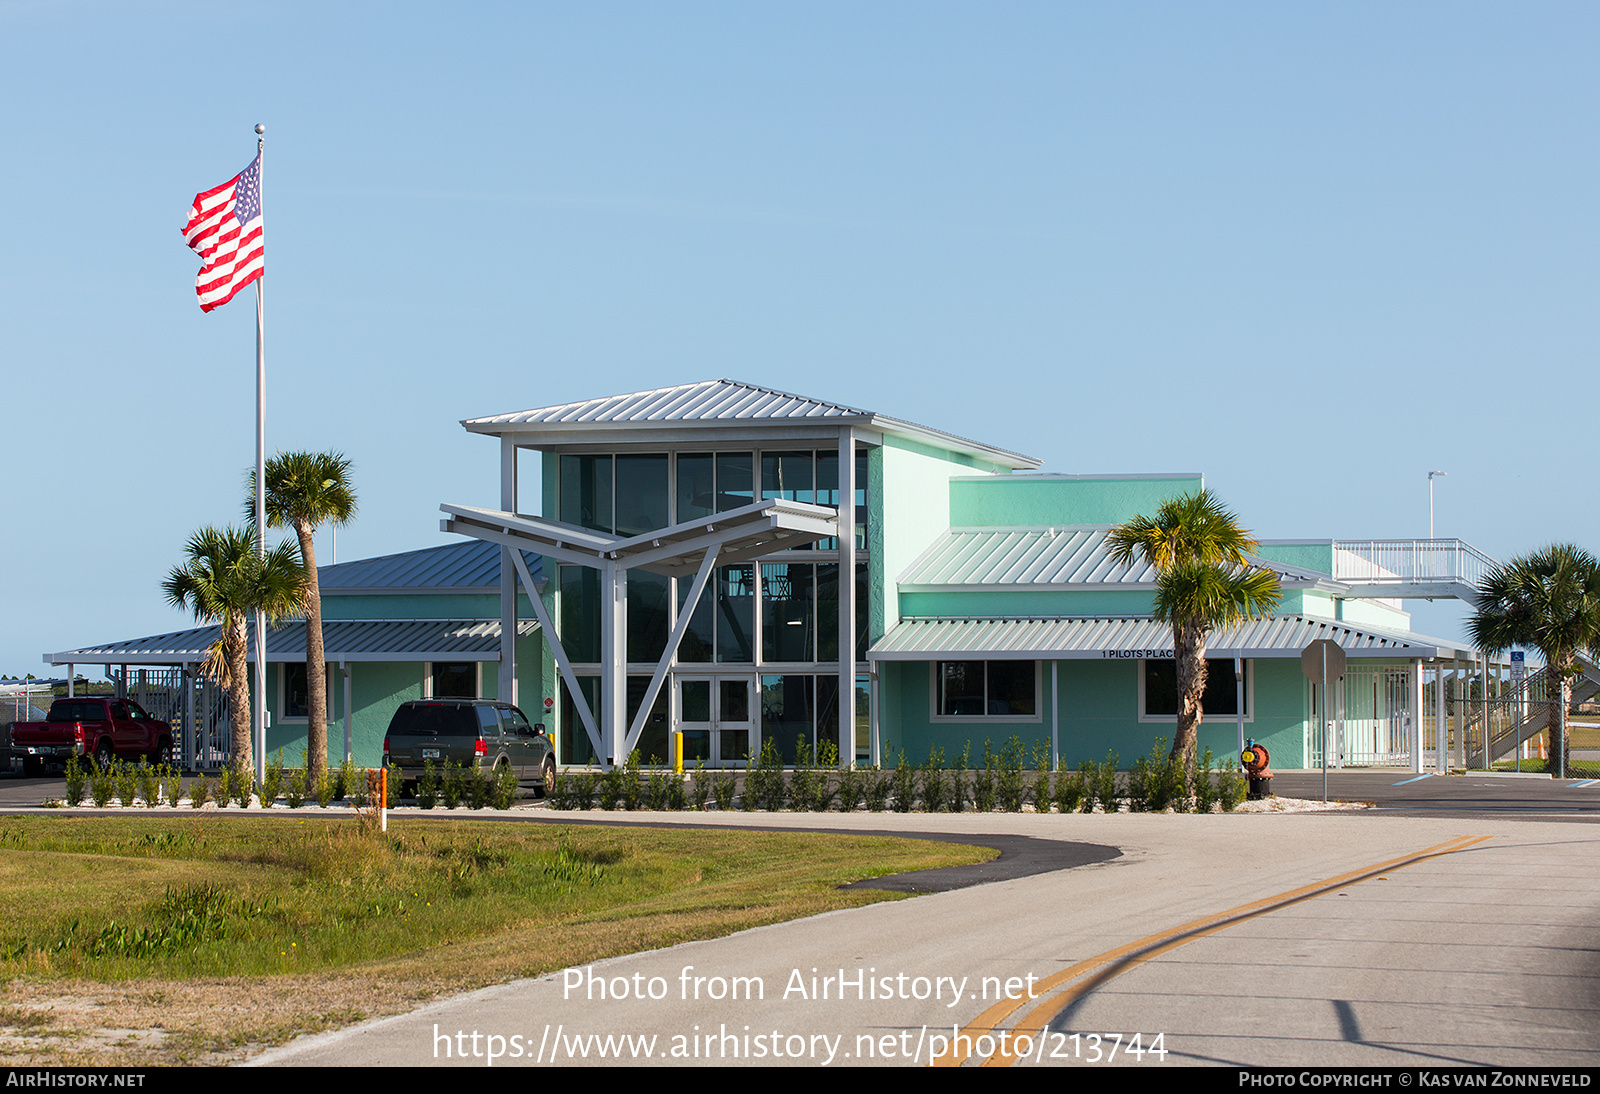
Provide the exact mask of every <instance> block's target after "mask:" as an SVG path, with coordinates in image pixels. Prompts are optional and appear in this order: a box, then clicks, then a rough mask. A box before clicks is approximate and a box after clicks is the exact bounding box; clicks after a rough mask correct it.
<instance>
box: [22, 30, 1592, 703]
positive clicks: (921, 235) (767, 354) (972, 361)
mask: <svg viewBox="0 0 1600 1094" xmlns="http://www.w3.org/2000/svg"><path fill="white" fill-rule="evenodd" d="M1597 30H1600V7H1596V6H1595V5H1593V4H1577V3H1572V4H1563V3H1543V4H1537V5H1507V4H1475V3H1463V2H1459V0H1453V2H1450V3H1433V4H1395V3H1388V2H1385V3H1370V4H1368V3H1345V2H1341V3H1337V4H1322V5H1314V4H1267V3H1253V4H1227V3H1200V4H1196V3H1170V4H1139V3H1115V4H1113V3H1100V4H1070V3H1060V2H1056V3H1045V4H1030V3H1007V4H992V3H985V4H979V3H971V4H955V5H952V4H937V3H927V2H917V3H896V4H886V3H879V4H873V3H859V2H855V3H838V4H828V3H809V4H798V5H776V4H750V3H730V4H697V3H672V4H660V3H643V4H629V3H607V4H577V3H567V4H561V5H550V4H534V3H515V4H489V3H478V4H470V5H448V6H447V5H418V4H389V3H385V4H325V3H318V4H309V3H308V4H299V3H274V4H268V5H261V4H248V5H246V4H229V3H213V2H208V3H204V4H201V3H158V2H156V3H146V4H138V5H126V4H113V3H90V2H79V3H73V2H60V3H47V2H40V3H28V2H3V0H0V100H3V101H4V102H5V104H6V108H5V110H4V111H3V112H0V149H3V151H0V164H3V165H4V170H3V171H0V208H3V209H4V210H5V212H4V214H3V215H0V361H3V362H4V392H5V398H4V402H3V404H0V405H3V406H4V408H5V409H4V413H3V420H4V434H5V440H6V444H5V456H4V475H3V486H0V489H3V491H4V494H3V497H0V502H3V504H0V513H3V514H4V524H5V529H6V530H5V532H4V534H3V539H0V543H3V547H0V561H3V565H4V574H5V578H6V582H5V584H6V596H5V605H6V606H5V612H4V616H3V619H4V624H3V627H0V671H4V672H8V673H13V674H15V673H20V672H34V673H42V672H44V671H45V669H44V667H43V665H42V664H41V661H40V655H41V654H42V653H43V652H44V651H46V650H55V649H63V648H70V647H72V646H76V645H80V644H84V643H88V642H98V641H107V640H113V639H122V638H131V637H135V636H139V635H145V634H153V633H158V632H160V631H163V630H168V629H174V628H177V627H179V626H182V625H185V624H186V622H187V620H186V619H185V618H184V617H183V616H180V615H179V614H178V613H176V612H174V611H172V610H171V609H169V608H168V607H166V606H165V604H164V603H163V601H162V598H161V595H160V592H159V589H158V584H159V582H160V580H161V579H162V577H163V576H164V575H165V574H166V572H167V570H168V569H169V568H170V567H171V566H172V565H173V564H174V563H176V562H177V561H178V558H179V556H180V552H181V549H182V546H183V543H184V541H185V540H186V539H187V537H188V536H189V535H190V533H191V532H193V531H194V530H195V529H196V528H198V527H200V526H202V525H204V524H208V523H222V522H226V521H229V520H236V519H238V515H239V512H240V493H241V484H242V479H243V476H244V473H245V470H246V468H247V466H248V465H249V464H250V463H251V462H252V460H253V451H254V436H253V414H254V407H253V399H254V388H253V383H254V380H253V367H254V341H253V328H254V321H255V317H254V311H253V307H252V304H251V302H250V300H249V299H247V298H246V296H241V297H240V298H239V299H237V300H235V301H234V302H233V303H232V304H230V305H228V306H227V307H225V308H223V309H221V310H220V311H217V312H214V313H212V314H210V315H204V314H202V313H201V312H200V311H199V309H198V307H197V306H196V305H195V301H194V293H193V278H194V273H195V270H196V268H197V266H198V261H197V260H196V259H195V257H194V256H193V255H192V254H191V253H190V252H189V251H188V250H187V249H186V248H185V247H184V245H183V241H182V238H181V233H180V229H181V227H182V225H183V221H184V217H185V213H186V211H187V208H188V203H189V201H190V199H191V197H192V196H193V195H194V193H195V192H196V191H198V190H201V189H205V188H209V187H211V186H214V185H216V184H218V183H220V182H222V181H224V180H225V179H227V178H228V177H230V176H231V175H233V174H234V173H235V172H237V171H239V170H240V169H241V168H243V167H244V166H245V165H246V164H247V163H248V162H249V161H250V159H251V157H252V156H253V155H254V147H255V145H254V135H253V134H252V133H251V131H250V130H251V126H252V125H254V124H255V123H256V122H258V121H261V122H265V123H266V124H267V126H268V131H267V138H268V144H267V161H266V172H265V178H266V241H267V269H268V276H267V283H266V284H267V305H268V312H267V322H268V329H267V334H268V343H267V350H268V352H267V362H268V371H269V378H268V385H269V394H268V400H269V401H268V447H269V450H270V449H278V448H285V449H288V448H312V449H329V448H335V449H340V450H342V451H344V452H345V453H347V454H348V455H349V456H350V457H351V458H352V459H353V460H354V461H355V466H356V471H355V481H356V485H357V488H358V490H359V494H360V500H361V515H360V519H359V520H358V522H357V523H356V524H355V525H354V526H353V527H351V528H350V529H349V530H348V531H346V532H344V533H341V535H340V537H339V557H340V558H342V559H350V558H356V557H361V556H364V555H371V554H380V553H387V552H392V551H399V550H405V549H409V548H414V547H421V546H425V545H428V544H432V543H438V542H442V541H443V540H444V539H445V537H444V536H443V535H442V534H441V533H440V532H439V531H438V523H437V522H438V517H439V514H438V511H437V506H438V504H439V502H441V501H454V502H462V503H467V504H493V503H494V502H495V501H496V500H497V478H496V466H497V457H496V450H495V446H494V445H493V444H492V443H491V442H490V441H488V440H485V439H483V438H479V437H472V436H468V435H467V434H466V433H465V432H464V431H463V430H462V429H461V428H460V426H459V425H458V424H457V423H458V421H459V420H460V419H462V418H466V417H471V416H476V415H482V414H489V413H496V412H501V411H508V410H516V409H523V408H527V407H534V406H543V405H547V404H551V403H558V402H564V401H567V400H570V399H575V398H582V397H588V396H595V395H601V394H611V393H615V392H622V391H631V390H636V389H640V388H646V387H654V386H660V385H665V384H672V383H682V382H688V381H693V380H700V379H707V378H712V377H718V376H731V377H735V378H739V379H744V380H748V381H751V382H754V383H759V384H766V385H770V386H773V387H778V388H783V389H787V390H795V391H799V392H802V393H804V394H807V395H814V396H818V397H821V398H826V399H831V400H837V401H840V402H846V403H850V404H854V405H857V406H862V407H866V408H868V409H872V410H877V411H881V412H884V413H887V414H890V415H893V416H896V417H900V418H905V419H910V420H912V421H916V422H921V423H924V424H927V425H931V426H935V427H939V428H942V429H947V430H950V431H953V432H956V433H960V434H964V435H967V436H971V437H976V438H979V439H982V440H985V441H988V442H991V443H994V444H998V445H1002V446H1004V447H1007V448H1012V449H1015V450H1019V451H1022V452H1026V453H1029V454H1030V455H1034V456H1038V457H1040V458H1042V459H1043V460H1044V461H1045V469H1046V470H1050V471H1059V472H1074V473H1089V472H1134V471H1187V470H1199V471H1204V472H1205V473H1206V476H1207V482H1208V483H1209V484H1210V485H1211V486H1213V487H1215V488H1216V489H1217V490H1218V491H1219V492H1220V493H1221V494H1222V495H1223V497H1224V498H1225V499H1226V500H1227V501H1228V502H1229V503H1230V504H1231V505H1232V506H1233V507H1234V508H1235V509H1236V510H1237V511H1238V513H1239V514H1240V516H1241V517H1242V518H1243V519H1244V521H1245V523H1246V524H1247V525H1248V526H1249V527H1251V528H1253V529H1254V530H1255V531H1256V532H1257V533H1258V534H1259V535H1261V536H1263V537H1267V538H1291V537H1327V536H1347V537H1366V536H1374V537H1381V536H1421V535H1424V534H1426V531H1427V479H1426V474H1427V472H1428V471H1429V470H1430V469H1443V470H1446V471H1448V472H1449V477H1448V478H1446V479H1443V480H1440V482H1439V483H1438V487H1437V489H1438V494H1437V497H1438V509H1437V512H1438V530H1439V534H1440V535H1447V536H1460V537H1461V538H1464V539H1466V540H1468V541H1469V542H1472V543H1474V544H1476V545H1477V546H1479V547H1481V548H1483V549H1484V550H1486V551H1489V552H1490V553H1492V554H1495V555H1497V556H1499V557H1507V556H1509V555H1511V554H1514V553H1517V552H1519V551H1523V550H1527V549H1529V548H1532V547H1534V546H1537V545H1540V544H1542V543H1545V542H1548V541H1551V540H1569V539H1570V540H1574V541H1576V542H1578V543H1580V544H1584V545H1586V546H1588V547H1590V548H1600V517H1597V516H1596V513H1595V507H1594V505H1593V504H1592V501H1591V498H1592V496H1593V491H1592V484H1591V482H1590V480H1589V474H1590V468H1591V467H1592V466H1593V458H1592V455H1591V453H1592V448H1593V444H1592V441H1591V434H1592V429H1591V420H1592V415H1591V408H1592V403H1591V398H1592V395H1593V393H1594V389H1595V383H1596V381H1595V371H1594V365H1595V359H1596V348H1597V341H1600V338H1597V335H1600V329H1597V324H1600V309H1597V308H1596V299H1597V292H1596V290H1597V287H1600V286H1597V284H1596V282H1597V276H1596V275H1597V268H1596V264H1597V255H1600V247H1597V242H1600V240H1597V209H1600V203H1597V202H1596V199H1595V193H1596V176H1597V171H1596V166H1597V165H1596V158H1597V155H1600V141H1597V139H1596V136H1597V134H1596V120H1595V115H1596V110H1597V104H1600V87H1597V84H1600V66H1597V65H1596V64H1595V62H1594V58H1595V57H1596V56H1597V55H1600V49H1597V47H1600V35H1597ZM323 550H324V551H325V547H324V548H323ZM1455 616H1456V612H1455V611H1454V610H1453V609H1450V608H1445V607H1436V608H1431V609H1425V610H1421V611H1419V612H1418V614H1417V618H1416V626H1417V627H1418V629H1421V630H1425V631H1451V632H1453V631H1455V630H1456V629H1457V628H1456V625H1455V622H1454V619H1455Z"/></svg>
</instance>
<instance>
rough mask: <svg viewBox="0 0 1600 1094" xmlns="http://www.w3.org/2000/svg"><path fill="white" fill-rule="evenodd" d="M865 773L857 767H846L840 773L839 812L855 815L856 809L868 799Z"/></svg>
mask: <svg viewBox="0 0 1600 1094" xmlns="http://www.w3.org/2000/svg"><path fill="white" fill-rule="evenodd" d="M863 774H864V773H863V772H862V770H861V769H860V768H858V767H855V766H850V767H846V768H843V769H841V770H840V772H839V812H841V813H854V812H855V811H856V808H857V807H858V806H859V805H860V804H861V802H862V801H863V800H864V799H865V797H866V792H867V786H866V780H865V779H864V778H863V777H862V776H863Z"/></svg>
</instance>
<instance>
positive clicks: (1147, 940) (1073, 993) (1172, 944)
mask: <svg viewBox="0 0 1600 1094" xmlns="http://www.w3.org/2000/svg"><path fill="white" fill-rule="evenodd" d="M1489 838H1490V837H1488V836H1460V837H1458V838H1456V839H1453V840H1450V841H1449V842H1447V843H1441V844H1438V845H1437V846H1434V847H1428V848H1425V849H1423V850H1421V851H1417V852H1414V853H1412V854H1409V855H1403V856H1401V857H1400V858H1397V859H1390V860H1389V861H1388V862H1380V863H1378V864H1376V865H1374V866H1366V867H1362V868H1361V869H1359V870H1352V871H1350V872H1349V873H1346V874H1340V875H1339V876H1338V877H1332V878H1326V879H1324V880H1322V881H1315V882H1312V883H1311V884H1309V885H1302V886H1301V887H1300V888H1298V889H1291V890H1289V891H1288V892H1285V893H1279V894H1277V895H1276V896H1270V897H1266V898H1264V899H1261V900H1255V901H1251V902H1250V903H1248V904H1241V905H1239V906H1238V907H1237V908H1230V909H1229V910H1227V911H1225V912H1217V913H1214V914H1212V915H1208V916H1203V917H1201V918H1200V919H1195V920H1190V921H1189V922H1188V923H1184V924H1182V925H1180V926H1177V927H1171V928H1168V929H1167V930H1164V931H1158V932H1156V933H1155V934H1151V935H1146V936H1145V937H1143V938H1141V939H1139V940H1137V941H1135V942H1129V943H1128V944H1127V945H1124V946H1118V947H1117V948H1115V949H1111V950H1107V951H1105V952H1104V953H1101V954H1098V955H1096V956H1094V957H1090V958H1086V959H1085V960H1083V961H1079V962H1078V963H1077V964H1075V965H1072V966H1070V967H1068V968H1065V969H1062V970H1061V971H1060V972H1058V973H1056V974H1054V975H1053V976H1048V977H1046V978H1045V979H1043V980H1041V981H1039V983H1038V987H1037V990H1036V991H1035V992H1034V994H1033V997H1032V998H1025V999H1006V1000H1002V1001H1001V1002H999V1003H996V1004H995V1005H994V1006H992V1007H990V1008H989V1009H988V1010H985V1011H984V1012H983V1013H982V1014H980V1015H978V1016H977V1017H976V1018H974V1019H973V1020H972V1021H971V1022H970V1023H969V1024H968V1025H967V1026H966V1027H965V1028H964V1029H962V1030H961V1035H959V1036H957V1037H955V1038H952V1039H951V1044H950V1047H949V1048H948V1049H946V1050H945V1052H944V1054H943V1055H941V1056H939V1057H938V1058H936V1059H935V1060H934V1061H933V1066H934V1067H960V1066H961V1065H962V1064H964V1063H965V1062H966V1061H967V1059H968V1058H969V1057H970V1056H971V1052H970V1051H968V1052H961V1051H959V1050H958V1048H957V1046H958V1045H960V1044H962V1043H963V1038H964V1043H965V1044H967V1045H968V1046H971V1045H972V1044H974V1043H975V1042H976V1039H977V1038H978V1037H979V1036H981V1035H983V1034H989V1033H994V1032H996V1031H997V1030H998V1029H999V1028H1000V1023H1002V1022H1003V1021H1005V1020H1006V1019H1007V1018H1009V1017H1010V1016H1011V1015H1012V1014H1014V1013H1015V1012H1017V1011H1018V1010H1021V1009H1022V1008H1023V1007H1024V1006H1026V1005H1027V1004H1029V1003H1030V1002H1033V1001H1034V1000H1035V999H1038V998H1039V996H1040V994H1041V993H1048V992H1050V991H1052V990H1054V989H1055V988H1059V987H1062V986H1063V985H1065V984H1068V983H1070V982H1071V981H1073V980H1076V979H1077V978H1078V977H1080V976H1082V975H1083V974H1084V973H1087V972H1092V971H1094V970H1095V969H1099V968H1101V967H1102V966H1105V965H1111V964H1112V963H1114V962H1120V964H1118V965H1117V966H1116V967H1115V968H1112V969H1108V970H1106V971H1105V972H1104V973H1102V974H1101V975H1099V976H1096V977H1094V978H1093V979H1091V980H1088V981H1085V982H1084V983H1082V984H1076V985H1073V986H1072V987H1070V988H1067V989H1066V990H1065V991H1062V992H1060V993H1058V994H1056V995H1053V996H1050V997H1049V998H1047V999H1046V1000H1045V1001H1044V1002H1043V1003H1039V1004H1037V1005H1036V1006H1035V1007H1034V1008H1033V1009H1032V1010H1030V1011H1029V1012H1028V1013H1027V1015H1026V1016H1025V1017H1024V1018H1023V1019H1022V1021H1021V1022H1019V1023H1018V1024H1017V1027H1016V1030H1015V1032H1016V1033H1021V1034H1037V1033H1038V1032H1039V1031H1042V1030H1043V1029H1044V1027H1045V1026H1046V1025H1048V1024H1049V1022H1050V1021H1051V1020H1052V1019H1054V1018H1055V1016H1056V1015H1057V1014H1060V1013H1061V1011H1063V1010H1065V1009H1066V1008H1067V1007H1068V1006H1069V1005H1070V1004H1071V1003H1072V1002H1073V1001H1074V1000H1075V999H1077V998H1079V997H1081V996H1082V995H1083V994H1084V993H1086V992H1089V991H1092V990H1093V989H1094V988H1096V987H1099V986H1100V985H1101V984H1103V983H1105V982H1106V981H1107V980H1109V979H1111V977H1113V976H1116V975H1117V974H1118V973H1121V972H1123V971H1125V970H1126V969H1130V968H1133V967H1135V966H1136V965H1140V964H1142V963H1144V962H1145V961H1148V960H1150V959H1151V958H1152V957H1156V956H1158V955H1160V954H1163V953H1166V952H1168V951H1169V950H1174V949H1177V948H1178V947H1179V946H1182V945H1184V944H1185V943H1188V942H1192V941H1194V940H1195V939H1196V938H1204V937H1205V936H1206V935H1208V934H1211V933H1213V932H1215V931H1219V930H1221V929H1222V928H1224V927H1229V926H1232V925H1233V924H1235V923H1239V922H1242V921H1244V920H1247V919H1251V918H1254V917H1255V916H1259V915H1264V914H1265V913H1267V912H1271V911H1275V910H1277V909H1278V908H1283V907H1287V906H1288V905H1290V904H1296V903H1299V902H1300V901H1303V900H1310V899H1311V898H1313V897H1317V896H1321V895H1322V894H1324V893H1326V892H1328V891H1330V890H1332V889H1337V888H1340V887H1341V886H1344V885H1349V884H1350V883H1351V882H1355V881H1363V880H1365V879H1367V878H1369V877H1372V876H1374V875H1376V874H1381V873H1383V872H1384V871H1385V870H1395V869H1399V868H1400V867H1402V866H1410V865H1412V864H1413V863H1417V862H1421V861H1423V860H1424V859H1429V858H1435V857H1437V856H1439V855H1448V854H1451V853H1452V852H1455V851H1464V850H1466V849H1467V848H1468V847H1472V846H1474V845H1476V844H1479V843H1482V842H1483V841H1484V840H1486V839H1489ZM1015 1062H1016V1057H1015V1055H1014V1054H1011V1053H1009V1052H1008V1053H1004V1054H1001V1053H997V1054H996V1055H994V1056H992V1057H990V1059H989V1061H988V1062H987V1063H986V1064H985V1066H987V1067H1007V1066H1010V1065H1011V1064H1013V1063H1015Z"/></svg>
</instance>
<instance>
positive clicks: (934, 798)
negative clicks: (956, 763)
mask: <svg viewBox="0 0 1600 1094" xmlns="http://www.w3.org/2000/svg"><path fill="white" fill-rule="evenodd" d="M917 772H918V774H917V797H919V798H921V799H922V809H923V811H924V812H927V813H941V812H943V811H944V809H945V799H946V797H947V796H948V795H949V787H950V779H949V777H948V776H946V775H945V772H944V749H942V748H930V749H928V759H927V762H926V763H924V764H923V765H922V766H921V767H919V768H918V769H917Z"/></svg>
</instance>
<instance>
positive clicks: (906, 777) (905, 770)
mask: <svg viewBox="0 0 1600 1094" xmlns="http://www.w3.org/2000/svg"><path fill="white" fill-rule="evenodd" d="M916 776H917V773H916V769H915V768H913V767H912V766H911V764H910V763H909V762H908V761H907V760H906V750H905V749H903V748H902V749H901V750H900V762H899V763H897V764H895V765H894V774H893V775H892V776H890V780H889V781H890V786H891V787H892V789H893V791H894V811H895V812H896V813H909V812H911V806H912V804H913V803H914V802H915V801H916V797H917V778H916Z"/></svg>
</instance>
